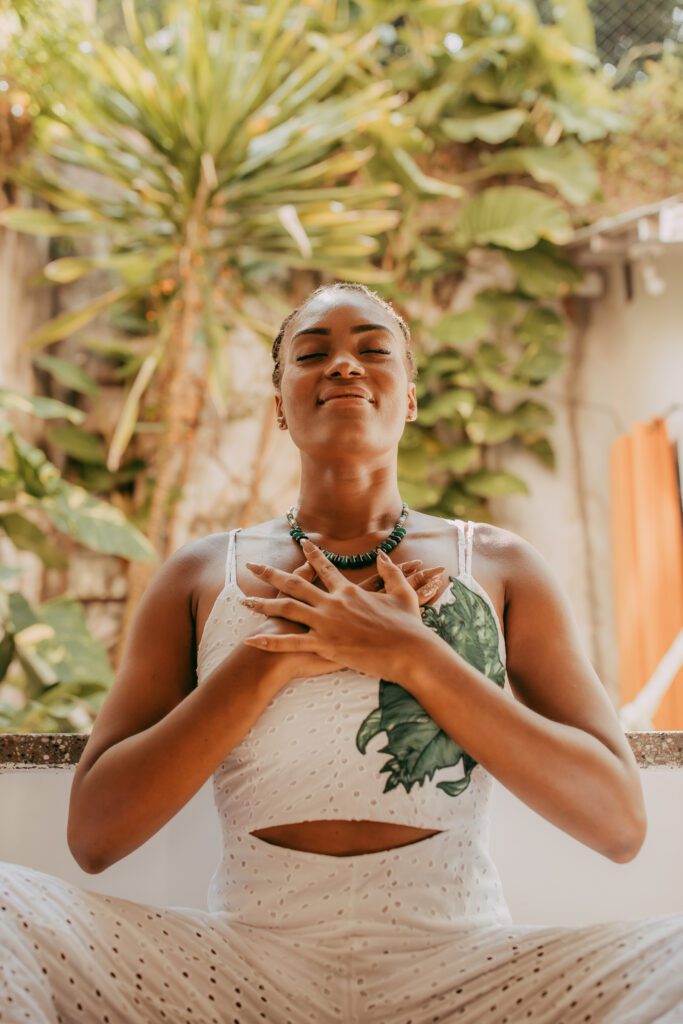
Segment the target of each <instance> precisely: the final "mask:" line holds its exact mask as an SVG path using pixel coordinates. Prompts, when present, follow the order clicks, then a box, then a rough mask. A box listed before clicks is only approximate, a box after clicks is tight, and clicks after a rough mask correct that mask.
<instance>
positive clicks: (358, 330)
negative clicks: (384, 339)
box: [292, 324, 393, 344]
mask: <svg viewBox="0 0 683 1024" xmlns="http://www.w3.org/2000/svg"><path fill="white" fill-rule="evenodd" d="M364 331H386V333H387V334H388V335H389V336H390V337H393V335H392V334H391V331H390V330H389V328H388V327H385V326H384V324H355V325H354V326H353V327H352V328H351V334H362V333H363V332H364ZM331 333H332V331H331V329H330V328H329V327H304V328H302V330H300V331H297V332H296V334H295V335H294V337H293V338H292V344H294V342H295V341H296V339H297V338H299V337H301V335H302V334H321V335H324V336H327V335H329V334H331Z"/></svg>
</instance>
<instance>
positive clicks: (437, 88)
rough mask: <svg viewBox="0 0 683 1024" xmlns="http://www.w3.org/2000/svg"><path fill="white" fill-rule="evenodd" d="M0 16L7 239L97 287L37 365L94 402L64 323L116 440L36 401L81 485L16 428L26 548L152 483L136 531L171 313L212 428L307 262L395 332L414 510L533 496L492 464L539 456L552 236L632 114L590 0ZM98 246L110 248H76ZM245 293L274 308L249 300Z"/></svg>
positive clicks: (457, 508) (18, 512) (59, 273)
mask: <svg viewBox="0 0 683 1024" xmlns="http://www.w3.org/2000/svg"><path fill="white" fill-rule="evenodd" d="M99 6H100V5H98V8H99ZM13 8H14V16H15V17H18V18H19V19H20V22H21V31H20V32H19V33H17V34H16V35H15V37H14V39H13V41H12V42H11V43H10V44H9V45H8V47H7V48H6V53H5V54H4V55H3V57H4V59H5V65H6V67H8V68H9V69H10V71H11V72H12V73H13V74H14V76H15V77H16V78H17V79H19V78H20V77H21V76H22V75H23V76H24V79H23V81H24V84H25V87H26V92H27V94H28V96H29V100H30V105H29V110H30V114H31V117H32V118H33V129H34V137H33V143H32V146H31V149H30V152H29V154H28V156H27V158H26V159H25V160H22V161H21V163H20V164H18V165H17V166H12V167H9V168H8V169H7V171H6V172H5V173H6V175H7V179H8V181H11V182H13V183H15V184H17V185H21V186H22V187H23V189H25V190H26V191H27V192H28V193H29V194H32V195H35V196H39V197H41V198H42V199H43V200H44V201H46V202H48V203H49V204H50V207H51V209H49V210H43V209H27V208H19V207H14V208H9V209H7V210H5V211H4V212H3V213H2V214H0V223H2V224H4V225H5V226H7V227H12V228H14V229H15V230H21V231H25V232H31V233H36V234H39V235H46V236H48V237H51V238H53V240H54V242H53V244H54V245H55V252H54V253H53V258H52V259H51V260H50V262H49V263H48V265H47V266H46V267H45V268H44V269H43V272H42V274H41V275H40V276H39V279H38V280H37V282H36V283H38V284H48V283H56V284H62V285H63V284H68V283H71V282H75V281H79V280H81V279H82V278H84V277H87V276H88V275H90V274H93V273H98V281H99V280H100V279H101V278H106V279H107V284H106V285H105V286H103V287H104V289H105V290H103V291H102V292H101V293H100V294H98V295H97V296H96V297H94V298H91V299H90V300H89V301H88V302H86V303H85V304H84V305H83V306H81V307H80V308H77V309H70V310H68V311H66V312H63V313H61V314H60V315H59V316H58V317H55V318H54V319H53V320H51V321H49V322H48V323H47V324H44V325H42V326H41V327H40V328H39V329H38V330H37V331H36V332H34V334H33V336H32V338H31V339H30V344H31V346H32V348H33V349H34V350H35V351H36V352H39V353H40V354H37V355H36V359H35V361H36V365H37V366H38V367H39V368H40V369H41V370H43V371H44V372H46V373H47V374H48V375H49V376H50V378H51V380H53V381H54V382H55V383H56V384H57V385H58V386H60V387H62V388H66V389H67V390H68V391H71V392H75V393H76V394H78V395H80V396H82V399H81V401H83V402H84V403H86V404H87V403H88V402H92V401H93V400H97V389H98V380H96V379H94V378H93V377H91V376H90V374H89V373H88V372H86V370H85V368H84V365H83V364H81V363H80V361H79V365H78V366H76V365H73V364H72V363H69V362H67V361H66V360H64V359H61V358H60V357H59V356H58V355H48V354H46V353H45V352H44V351H43V350H44V349H46V348H48V347H49V346H51V345H55V344H58V343H59V342H60V340H61V339H64V338H66V337H68V336H71V335H75V336H76V338H77V340H78V343H79V345H80V347H81V351H82V353H83V355H84V356H85V355H92V354H94V355H95V356H96V357H97V359H98V360H99V364H100V365H105V366H106V367H107V370H108V374H109V380H110V381H111V380H115V381H118V382H119V383H120V384H121V387H122V388H124V389H125V399H124V401H123V402H122V403H121V413H120V416H119V420H118V423H117V424H116V427H115V429H114V430H113V432H112V434H111V436H108V437H103V436H100V435H99V434H96V433H92V432H85V431H83V430H82V429H79V427H80V423H81V422H82V420H79V419H77V418H74V415H75V413H76V410H73V411H72V412H70V413H68V414H67V413H66V412H64V411H62V412H61V413H60V412H58V411H55V410H56V409H58V407H59V403H57V404H56V406H55V405H53V406H51V405H50V404H49V403H50V401H51V400H50V399H47V398H36V399H34V400H31V401H32V402H34V403H35V405H34V406H33V407H34V408H35V409H36V411H38V410H41V409H42V413H41V414H43V415H46V416H48V415H49V416H59V417H62V418H63V419H64V420H65V422H62V423H60V424H59V425H58V426H53V427H51V428H50V429H49V431H48V432H47V436H48V439H49V440H50V441H51V443H52V444H54V445H56V446H57V447H59V448H60V449H61V451H62V452H64V454H65V455H66V456H67V457H68V460H69V462H68V466H69V471H70V472H72V473H73V474H74V475H75V476H76V478H77V479H78V482H79V483H80V484H81V485H83V486H82V487H81V488H78V487H77V485H75V484H71V485H68V486H69V487H71V489H70V490H65V487H66V486H67V485H66V483H65V481H64V480H62V479H61V478H60V476H59V473H58V471H57V470H56V468H55V467H54V466H52V465H51V464H49V463H47V460H45V457H44V456H43V455H42V453H38V454H36V451H37V450H36V449H33V450H31V449H30V446H26V445H25V442H24V443H23V446H22V442H21V440H20V439H16V437H14V436H13V435H10V433H7V432H5V433H4V435H3V437H4V443H5V446H6V447H5V450H6V452H7V453H8V454H7V456H6V457H7V458H8V459H9V458H11V460H12V462H11V465H9V464H8V465H7V466H6V467H4V466H3V468H0V496H1V497H2V501H6V500H8V501H9V502H10V505H9V506H7V508H6V509H5V506H4V505H3V506H0V507H1V508H2V516H3V517H4V523H5V530H6V532H7V534H8V535H11V534H12V533H13V536H14V538H16V539H15V543H17V544H24V545H25V546H27V547H29V548H30V549H31V550H35V551H36V552H38V553H39V554H40V552H42V554H41V557H42V558H43V560H44V561H45V564H50V563H51V564H53V565H58V564H60V563H59V560H60V557H61V558H63V555H62V553H61V552H60V550H59V549H58V548H57V547H56V546H55V545H53V544H51V542H49V541H48V540H47V539H46V538H44V537H43V538H42V539H39V537H38V532H39V526H38V523H37V519H34V518H33V517H34V516H35V517H37V515H38V512H37V506H38V505H39V506H40V509H41V514H42V515H44V516H45V517H47V519H48V520H49V521H50V523H51V525H52V527H53V528H55V529H57V530H62V531H66V532H68V533H69V534H70V535H71V536H73V537H74V538H75V539H77V540H78V541H79V542H81V543H86V544H89V545H90V546H93V547H96V548H97V549H98V550H110V549H109V548H107V547H106V545H107V544H117V543H118V544H119V545H121V546H122V547H124V548H125V547H126V545H129V544H130V543H131V542H130V536H129V535H126V534H125V527H123V525H122V524H121V523H116V522H114V521H113V520H112V519H111V518H110V513H109V512H105V511H104V509H103V508H102V507H101V505H97V504H94V505H91V504H90V501H91V500H93V501H94V499H89V497H88V496H87V490H95V491H101V490H107V491H109V490H112V489H116V488H118V487H123V486H127V485H128V484H129V483H130V482H131V481H133V480H135V478H136V477H137V476H138V475H139V474H145V475H146V478H145V482H144V486H143V487H142V488H141V491H142V493H143V494H144V501H143V502H142V505H141V506H140V507H138V508H137V509H136V510H134V512H133V514H132V516H131V520H132V521H135V522H137V523H142V522H144V518H145V515H146V512H147V509H148V507H149V503H150V501H151V497H150V486H151V479H152V478H153V476H154V474H153V472H152V473H150V467H149V466H148V465H147V463H146V462H145V460H144V459H141V458H139V457H138V453H134V454H133V456H132V457H131V458H130V459H129V461H128V462H127V463H125V464H124V463H123V459H124V457H125V455H126V452H127V451H128V449H129V447H132V446H133V445H134V441H135V438H136V435H138V434H140V433H142V432H144V431H152V430H154V429H163V426H164V425H163V423H161V422H160V416H161V410H162V407H160V406H159V405H158V394H156V393H155V390H154V386H155V384H156V383H157V380H158V378H159V377H161V376H163V374H164V372H165V373H167V374H168V372H169V368H170V367H173V366H174V365H175V361H176V359H177V353H178V337H179V334H178V332H177V331H176V330H175V326H176V324H175V320H174V317H176V316H177V315H178V310H182V309H183V302H185V301H186V299H187V297H188V295H190V299H191V304H192V303H194V304H195V305H198V306H199V308H200V316H199V317H198V319H197V322H196V323H195V324H193V325H191V326H190V327H189V328H188V330H190V332H191V337H190V339H189V345H190V347H191V348H192V350H193V352H194V353H197V352H202V353H205V357H206V363H205V366H204V369H203V371H202V372H204V374H205V383H206V388H205V391H206V393H207V394H208V395H210V396H211V398H212V400H213V402H214V404H215V405H216V407H217V409H218V410H219V411H220V412H222V413H225V412H226V409H227V400H228V396H229V387H230V380H229V374H228V373H227V372H226V369H227V368H228V367H229V360H227V359H226V358H225V355H226V350H228V349H229V346H230V344H231V338H232V332H233V331H234V330H235V329H237V328H239V329H240V330H242V329H244V328H246V329H248V330H250V331H251V332H252V334H253V337H254V339H255V343H258V344H262V343H265V344H267V345H270V344H271V343H272V339H273V337H274V334H275V330H276V328H277V326H278V325H279V322H280V320H281V319H282V316H283V315H284V313H285V312H288V311H289V307H288V308H286V309H283V302H282V299H281V298H279V297H278V296H277V295H275V294H273V292H279V293H281V294H283V295H287V294H288V284H289V282H290V280H291V277H292V276H293V275H296V273H297V271H300V270H304V271H313V272H314V273H315V274H317V276H318V278H319V279H321V280H328V279H340V278H342V279H343V278H345V279H352V280H357V281H365V282H367V283H370V284H373V285H374V286H375V287H376V288H377V289H378V290H379V291H380V292H381V293H382V294H383V295H385V296H386V297H387V298H388V299H390V300H392V301H394V302H395V304H396V305H397V306H398V307H399V309H401V311H402V312H403V313H404V315H407V318H408V319H409V321H410V323H411V327H412V329H413V336H414V338H415V345H416V348H417V351H418V365H419V368H420V377H419V379H418V382H417V388H416V390H417V394H418V399H419V415H418V421H417V422H416V423H410V424H408V425H407V426H406V429H405V432H404V435H403V438H402V441H401V445H400V449H399V484H400V489H401V494H402V497H403V498H404V500H405V501H407V502H408V503H409V504H410V505H411V506H413V507H415V508H418V509H422V510H424V511H427V512H431V513H433V514H436V515H445V516H453V515H456V516H460V517H465V518H468V517H471V518H477V517H479V518H484V519H487V518H489V513H488V506H489V502H490V500H491V499H493V498H495V497H497V496H500V495H505V494H512V493H520V494H524V493H528V488H527V485H526V484H525V482H524V481H523V480H522V479H521V478H520V477H518V476H516V475H515V474H512V473H508V472H505V471H504V470H502V471H501V470H497V469H496V470H493V469H491V464H490V460H489V455H490V454H491V453H492V449H494V448H495V447H496V446H500V445H510V444H514V445H520V446H522V447H523V448H524V449H525V450H526V451H528V452H529V453H530V454H532V455H533V456H534V457H536V458H537V459H539V460H540V461H541V463H542V464H543V465H544V466H546V467H547V468H548V469H552V468H553V467H554V461H555V456H554V450H553V446H552V442H551V439H550V436H549V433H548V431H549V429H550V428H551V427H552V425H553V422H554V420H553V415H552V413H551V412H550V410H548V409H547V408H546V407H545V406H544V404H543V403H542V401H541V399H542V389H543V385H544V384H545V383H546V382H547V381H548V380H550V379H551V378H552V377H553V376H554V375H555V374H557V373H558V372H559V371H560V370H561V369H562V366H563V365H564V358H565V354H564V351H563V343H564V339H565V337H566V333H567V331H566V329H567V313H566V309H565V300H566V299H567V297H568V296H569V295H570V294H571V292H572V290H573V289H574V288H575V287H576V286H577V284H578V283H579V282H580V281H581V277H582V275H581V273H580V272H579V270H578V269H577V268H576V267H575V266H574V265H573V264H572V263H571V261H570V260H569V259H568V258H567V257H566V255H565V254H564V253H563V251H562V246H563V244H564V243H565V242H566V241H568V240H569V239H570V238H571V235H572V231H573V227H574V225H575V224H577V223H580V222H581V219H582V213H581V210H582V209H585V208H586V205H587V204H588V203H589V202H590V201H592V200H594V199H595V198H600V196H601V192H600V184H599V177H598V174H597V171H596V164H595V161H594V157H593V152H592V151H593V149H597V148H598V147H597V144H598V143H600V144H603V140H608V139H610V140H611V137H612V136H613V135H614V134H616V133H620V132H624V131H625V130H626V129H627V127H628V125H629V121H628V118H627V117H626V113H627V110H626V108H627V106H628V104H625V103H624V100H623V97H620V98H619V99H617V98H616V97H615V95H614V92H613V90H612V88H611V86H610V84H609V82H608V80H607V79H606V77H605V76H604V75H603V74H601V72H600V69H599V63H598V61H597V58H596V56H595V53H594V40H593V33H592V28H591V24H592V23H591V18H590V13H589V10H588V5H587V3H586V2H585V0H572V3H571V4H570V6H567V5H564V8H562V10H560V8H559V6H558V7H557V14H556V17H557V18H558V23H557V24H555V25H543V24H542V23H541V22H540V20H539V17H538V14H537V11H536V9H535V7H534V5H533V4H532V3H529V2H527V0H486V3H483V2H474V3H444V2H443V0H417V2H413V3H411V4H408V3H406V2H405V0H366V2H364V3H363V4H339V3H336V2H335V0H323V2H322V3H321V2H319V0H279V2H277V3H266V4H265V6H264V5H263V4H252V3H247V2H241V3H238V4H232V3H231V4H223V3H218V2H215V0H205V2H204V0H190V2H189V3H188V2H185V3H180V2H172V0H164V2H162V3H154V4H152V3H148V2H145V0H140V2H139V3H138V4H137V5H136V4H134V3H133V2H132V0H124V2H123V4H122V5H121V6H119V5H118V4H116V6H115V10H114V9H112V7H111V4H109V6H107V5H106V4H103V5H102V10H103V13H104V12H105V11H106V12H107V16H108V17H109V21H108V22H107V21H106V19H105V20H103V21H102V23H101V24H100V25H99V26H98V25H89V24H85V23H83V22H81V21H79V19H78V16H77V15H76V14H75V13H74V10H75V9H74V10H71V11H70V13H69V17H68V19H67V18H65V15H64V13H63V9H62V5H61V4H59V3H56V2H55V0H41V2H38V0H14V3H13ZM226 54H230V58H231V59H226ZM669 82H670V80H669V79H667V80H666V83H665V84H666V85H667V88H668V91H671V89H670V88H669ZM664 91H666V90H664ZM66 95H68V97H69V102H68V103H66V102H64V97H65V96H66ZM650 120H651V121H652V120H653V119H652V118H651V119H650ZM604 146H607V142H606V141H605V142H604ZM651 148H653V149H654V150H655V151H656V149H657V147H651ZM73 168H80V169H82V170H83V171H84V172H85V173H84V174H83V176H82V178H79V179H78V180H79V182H83V184H80V185H79V186H77V185H75V184H74V176H73V174H72V171H73ZM93 237H97V238H98V240H100V241H106V248H107V250H108V251H107V252H106V253H105V254H104V255H98V256H92V255H82V254H81V253H80V252H79V250H78V240H79V239H88V240H90V239H92V238H93ZM98 252H100V253H101V252H102V247H101V246H98ZM470 260H472V261H475V260H476V262H477V263H478V264H479V266H480V267H481V266H486V267H488V266H490V267H491V268H493V269H495V273H494V272H493V269H492V270H491V273H490V274H489V275H488V278H487V274H486V273H483V274H482V275H481V277H482V278H483V283H482V284H481V285H480V286H479V288H478V290H477V291H476V293H474V292H472V291H471V290H470V291H469V292H468V294H471V295H472V298H471V300H470V301H469V307H468V308H463V304H462V303H461V302H452V301H451V299H452V298H453V296H454V295H455V297H456V299H457V297H458V296H457V290H458V286H459V284H460V283H461V282H463V281H466V279H467V275H468V271H469V262H470ZM487 261H488V263H487ZM505 276H507V283H501V278H503V277H505ZM193 288H194V290H192V289H193ZM247 292H251V293H257V294H258V295H259V297H260V299H261V301H262V303H263V309H264V314H263V318H259V317H256V316H254V315H253V314H251V313H250V312H248V311H247V310H246V309H245V304H244V301H243V299H244V297H245V294H246V293H247ZM444 295H445V296H446V297H447V298H446V299H445V300H444V299H442V296H444ZM404 302H405V303H406V306H407V308H402V304H403V303H404ZM193 308H194V306H193ZM408 309H409V310H410V313H408ZM415 309H418V312H417V314H415V312H414V310H415ZM456 310H457V311H456ZM271 314H272V315H271ZM101 326H106V328H107V329H106V330H101V329H100V327H101ZM79 354H80V353H79ZM530 389H532V390H537V391H538V392H539V396H538V399H536V398H535V397H534V398H530V397H529V393H528V392H529V390H530ZM8 401H9V399H8ZM14 401H15V402H16V401H18V399H14ZM24 401H28V400H27V399H25V400H24ZM41 402H42V403H43V404H42V405H40V404H39V403H41ZM45 403H48V404H45ZM65 408H68V407H62V409H63V410H64V409H65ZM50 410H52V411H50ZM503 460H504V454H503ZM151 468H152V469H153V467H151ZM18 477H21V480H22V481H23V482H22V484H21V487H22V488H23V490H22V491H21V495H22V499H21V502H20V503H19V504H17V502H16V501H15V499H16V497H17V493H18V492H17V479H18ZM84 488H85V490H84ZM177 497H178V492H177V490H173V489H171V491H170V494H169V495H167V496H166V500H167V502H168V503H172V501H173V500H175V499H176V498H177ZM13 501H14V504H12V502H13ZM31 503H33V504H31ZM15 506H16V507H15ZM137 543H138V544H139V541H138V542H137ZM31 546H32V547H31ZM133 547H134V545H133ZM126 550H127V551H128V552H129V553H128V554H127V555H126V557H136V556H135V555H132V554H130V551H131V547H130V546H128V547H127V548H126ZM387 685H390V686H391V685H394V684H387ZM465 756H466V755H465Z"/></svg>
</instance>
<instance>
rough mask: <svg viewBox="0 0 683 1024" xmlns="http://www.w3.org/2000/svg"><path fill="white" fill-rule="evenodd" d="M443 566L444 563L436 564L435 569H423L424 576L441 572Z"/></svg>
mask: <svg viewBox="0 0 683 1024" xmlns="http://www.w3.org/2000/svg"><path fill="white" fill-rule="evenodd" d="M445 568H446V566H445V565H438V566H437V567H436V569H425V576H427V577H428V578H429V577H431V576H437V575H438V574H439V573H440V572H443V571H444V569H445Z"/></svg>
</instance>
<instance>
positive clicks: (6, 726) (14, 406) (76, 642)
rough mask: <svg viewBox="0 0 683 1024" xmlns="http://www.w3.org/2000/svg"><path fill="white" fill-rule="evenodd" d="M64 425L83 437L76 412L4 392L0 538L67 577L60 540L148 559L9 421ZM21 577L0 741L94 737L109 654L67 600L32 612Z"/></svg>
mask: <svg viewBox="0 0 683 1024" xmlns="http://www.w3.org/2000/svg"><path fill="white" fill-rule="evenodd" d="M11 410H14V411H15V412H17V411H21V412H24V413H25V412H30V413H32V414H33V415H36V416H39V417H41V418H48V419H53V418H59V419H63V420H66V421H67V423H66V424H65V426H64V427H63V428H62V429H67V428H68V429H69V430H71V431H75V432H76V434H77V433H78V427H77V426H76V424H78V423H80V422H81V421H82V420H83V417H84V414H83V412H82V411H81V410H79V409H74V408H73V407H72V406H69V405H66V404H64V403H62V402H58V401H56V400H54V399H47V398H43V397H40V396H29V395H22V394H18V393H17V392H13V391H9V390H7V389H0V533H2V534H3V535H4V538H5V539H6V540H8V541H10V542H11V543H12V545H13V546H14V547H15V548H17V549H18V550H22V551H30V552H32V553H33V554H34V555H37V557H38V558H39V559H40V560H41V562H42V563H43V565H44V566H45V567H46V568H56V569H65V568H66V567H67V565H68V559H67V556H66V553H65V550H64V546H63V544H62V545H59V544H58V543H57V542H56V539H55V535H56V534H62V536H63V537H67V538H70V539H71V540H72V541H76V542H78V543H80V544H83V545H85V546H86V547H88V548H91V549H92V550H94V551H99V552H103V553H107V554H114V555H118V556H120V557H123V558H128V559H133V558H145V559H147V558H152V557H154V551H153V550H152V549H151V547H150V545H149V542H148V541H147V539H146V538H145V536H144V535H143V534H142V533H140V531H139V530H137V529H135V527H133V526H132V525H131V524H129V523H128V522H127V521H126V520H125V518H124V516H123V515H122V514H121V512H120V511H119V510H118V509H116V508H114V507H113V506H111V505H109V504H107V503H106V502H103V501H99V500H97V499H96V498H93V497H92V496H91V495H89V494H88V492H87V491H85V490H84V489H83V488H82V487H78V486H76V485H74V484H71V483H68V482H67V481H66V480H64V479H63V478H62V476H61V474H60V473H59V470H58V469H57V467H56V466H54V465H53V464H52V463H51V462H50V461H49V460H48V459H47V458H46V456H45V454H44V452H42V451H41V450H40V449H39V448H35V447H34V446H33V445H31V444H29V443H28V442H27V441H25V440H24V439H23V438H22V437H21V436H20V435H19V433H18V432H17V431H16V430H15V429H14V428H13V427H12V425H11V423H10V420H9V415H8V414H9V412H10V411H11ZM19 575H20V570H19V569H17V568H16V567H8V566H3V572H2V573H1V574H0V682H1V683H4V684H5V685H6V686H9V687H10V689H11V690H12V692H13V694H14V695H15V701H16V703H8V702H7V701H0V731H5V732H7V731H12V732H84V731H89V728H90V725H91V724H92V721H93V718H94V715H95V714H96V712H97V710H98V708H99V705H100V702H101V699H103V696H104V694H105V693H106V692H107V690H108V688H109V686H110V684H111V682H112V672H111V666H110V664H109V661H108V658H107V655H106V652H105V650H104V648H103V647H102V646H101V645H100V644H99V643H98V642H97V641H96V640H95V639H94V638H93V637H92V636H91V634H90V632H89V631H88V629H87V626H86V623H85V619H84V616H83V611H82V608H81V606H80V604H79V602H77V601H76V600H74V599H73V598H70V597H68V596H62V597H60V598H56V599H53V600H51V601H46V602H44V603H43V604H41V605H38V606H36V607H33V606H31V605H30V604H29V603H28V601H26V599H25V598H24V597H23V596H22V595H21V594H20V593H18V592H16V591H9V590H7V589H6V586H5V585H6V584H9V583H10V582H11V583H14V582H15V581H16V579H17V577H18V576H19Z"/></svg>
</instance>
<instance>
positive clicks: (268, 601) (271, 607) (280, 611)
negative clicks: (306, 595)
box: [239, 596, 319, 626]
mask: <svg viewBox="0 0 683 1024" xmlns="http://www.w3.org/2000/svg"><path fill="white" fill-rule="evenodd" d="M239 603H240V604H243V605H244V607H245V608H250V609H251V610H252V611H254V612H258V613H259V614H261V615H275V616H276V617H277V618H279V619H290V620H291V621H292V622H299V623H301V624H302V625H304V626H312V625H314V624H315V623H317V622H318V621H319V617H318V613H317V611H316V610H315V609H314V608H311V606H310V605H308V604H305V603H303V602H302V601H294V600H293V599H292V598H291V597H251V596H249V597H240V599H239Z"/></svg>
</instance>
